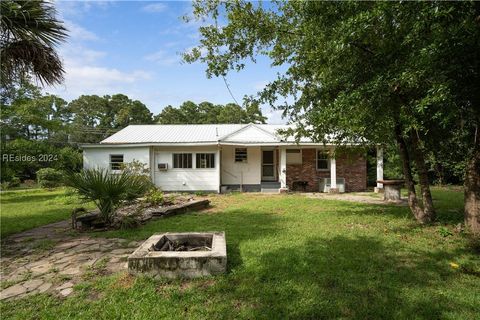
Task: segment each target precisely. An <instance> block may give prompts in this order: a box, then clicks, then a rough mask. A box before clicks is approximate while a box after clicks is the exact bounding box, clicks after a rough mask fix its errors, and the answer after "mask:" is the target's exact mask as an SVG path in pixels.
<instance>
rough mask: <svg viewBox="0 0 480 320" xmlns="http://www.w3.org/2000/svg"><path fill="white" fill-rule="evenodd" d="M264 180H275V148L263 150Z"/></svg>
mask: <svg viewBox="0 0 480 320" xmlns="http://www.w3.org/2000/svg"><path fill="white" fill-rule="evenodd" d="M262 180H263V181H275V151H274V150H262Z"/></svg>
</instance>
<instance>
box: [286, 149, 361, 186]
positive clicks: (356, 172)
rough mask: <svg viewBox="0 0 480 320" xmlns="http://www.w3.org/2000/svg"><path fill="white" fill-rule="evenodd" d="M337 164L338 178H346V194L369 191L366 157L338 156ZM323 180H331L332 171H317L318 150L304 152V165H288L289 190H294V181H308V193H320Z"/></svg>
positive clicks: (353, 155) (358, 155) (359, 155)
mask: <svg viewBox="0 0 480 320" xmlns="http://www.w3.org/2000/svg"><path fill="white" fill-rule="evenodd" d="M336 164H337V178H345V191H346V192H355V191H365V190H366V189H367V161H366V158H365V155H363V154H344V155H338V156H337V159H336ZM321 178H330V170H328V171H318V170H317V165H316V149H303V150H302V164H298V165H293V164H288V165H287V185H288V188H289V189H292V184H293V182H294V181H308V187H307V191H310V192H318V191H319V180H320V179H321Z"/></svg>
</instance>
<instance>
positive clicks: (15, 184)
mask: <svg viewBox="0 0 480 320" xmlns="http://www.w3.org/2000/svg"><path fill="white" fill-rule="evenodd" d="M20 183H21V181H20V178H19V177H13V178H12V180H10V181H9V182H8V187H9V188H16V187H20Z"/></svg>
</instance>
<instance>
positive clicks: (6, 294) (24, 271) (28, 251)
mask: <svg viewBox="0 0 480 320" xmlns="http://www.w3.org/2000/svg"><path fill="white" fill-rule="evenodd" d="M139 245H140V242H137V241H131V242H129V241H127V240H125V239H117V238H97V237H90V236H87V235H84V234H81V233H77V232H72V231H71V229H70V225H69V221H62V222H57V223H53V224H49V225H45V226H42V227H39V228H35V229H32V230H28V231H25V232H21V233H18V234H15V235H12V236H10V237H8V238H7V239H5V240H4V241H2V252H1V258H0V279H1V282H0V283H1V287H0V288H1V292H0V299H1V300H4V299H15V298H21V297H25V296H27V295H32V294H36V293H45V292H47V293H52V294H55V295H58V296H61V297H66V296H68V295H70V294H71V293H72V292H73V290H74V289H73V287H74V285H75V284H77V283H79V282H81V281H83V280H86V279H88V278H89V277H93V276H95V275H99V274H101V275H106V274H111V273H115V272H118V271H121V270H126V261H127V257H128V255H130V254H131V253H132V252H133V251H134V250H135V249H136V248H137V247H138V246H139Z"/></svg>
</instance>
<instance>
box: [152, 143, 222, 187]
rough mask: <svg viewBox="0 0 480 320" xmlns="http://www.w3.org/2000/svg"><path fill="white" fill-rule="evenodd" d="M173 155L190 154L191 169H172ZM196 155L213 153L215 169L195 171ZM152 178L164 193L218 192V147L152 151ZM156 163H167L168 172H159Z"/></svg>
mask: <svg viewBox="0 0 480 320" xmlns="http://www.w3.org/2000/svg"><path fill="white" fill-rule="evenodd" d="M174 153H192V166H193V168H191V169H174V168H173V154H174ZM196 153H214V154H215V168H212V169H196V168H195V167H196V158H195V157H196ZM154 157H155V160H154V166H153V177H154V182H155V184H156V185H157V186H158V187H160V188H161V189H162V190H165V191H202V190H204V191H216V192H217V191H218V190H219V187H220V186H219V175H220V174H219V170H220V166H219V160H218V157H219V155H218V147H169V148H167V147H165V148H155V149H154ZM158 163H167V164H168V170H166V171H159V170H158V166H157V164H158Z"/></svg>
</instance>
